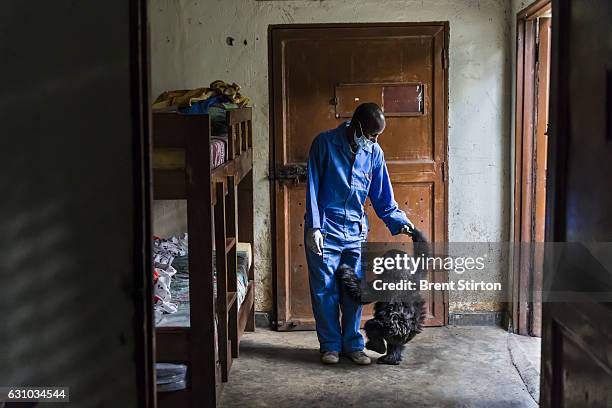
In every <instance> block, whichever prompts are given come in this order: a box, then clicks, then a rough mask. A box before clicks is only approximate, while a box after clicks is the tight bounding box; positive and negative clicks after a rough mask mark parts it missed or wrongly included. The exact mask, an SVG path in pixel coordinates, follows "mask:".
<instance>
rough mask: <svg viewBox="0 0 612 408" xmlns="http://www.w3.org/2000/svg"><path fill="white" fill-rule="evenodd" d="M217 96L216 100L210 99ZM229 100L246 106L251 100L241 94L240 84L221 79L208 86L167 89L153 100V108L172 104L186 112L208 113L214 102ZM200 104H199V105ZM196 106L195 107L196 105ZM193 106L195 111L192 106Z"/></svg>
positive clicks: (161, 107) (165, 107) (166, 106)
mask: <svg viewBox="0 0 612 408" xmlns="http://www.w3.org/2000/svg"><path fill="white" fill-rule="evenodd" d="M211 98H217V99H216V100H215V101H214V102H206V101H208V99H211ZM222 102H229V103H235V104H237V105H238V106H246V105H247V104H248V103H249V102H250V100H249V98H247V97H246V96H244V95H241V94H240V85H238V84H236V83H232V84H231V85H230V84H228V83H226V82H224V81H221V80H216V81H213V82H212V83H211V84H210V85H209V87H208V88H196V89H180V90H176V91H166V92H164V93H162V94H161V95H159V96H158V97H157V99H156V100H155V102H153V109H167V108H169V107H172V106H176V107H178V108H183V109H184V113H208V107H209V106H211V105H212V104H213V103H222ZM198 104H199V106H197V105H198ZM194 106H195V107H194ZM192 107H194V108H193V111H192V110H191V108H192Z"/></svg>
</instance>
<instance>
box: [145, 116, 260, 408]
mask: <svg viewBox="0 0 612 408" xmlns="http://www.w3.org/2000/svg"><path fill="white" fill-rule="evenodd" d="M251 115H252V112H251V108H240V109H235V110H230V111H228V112H227V117H226V120H227V125H228V130H229V131H228V143H227V149H226V150H227V161H226V162H225V163H223V164H222V165H220V166H218V167H216V168H214V169H211V168H210V167H211V166H210V160H211V159H210V141H211V124H210V119H209V116H208V115H183V114H179V113H166V112H164V113H161V112H160V113H154V114H153V139H154V142H153V146H154V157H155V154H156V153H160V152H161V153H163V152H164V150H165V151H166V152H168V151H171V152H172V156H173V157H175V158H177V159H176V160H173V161H171V162H170V163H169V164H168V163H166V164H165V165H164V166H160V167H158V168H156V167H155V164H154V168H153V196H154V199H156V200H186V201H187V229H188V231H187V232H188V234H189V241H188V243H189V298H190V304H189V306H190V326H189V327H158V328H156V339H155V343H156V358H157V362H167V363H180V364H186V365H187V366H188V388H187V389H185V390H180V391H174V392H159V393H157V396H158V406H159V407H214V406H216V403H217V400H218V395H219V392H220V390H221V386H222V385H223V383H224V382H226V381H227V380H228V377H229V371H230V368H231V364H232V359H233V358H236V357H238V346H239V343H240V338H241V336H242V334H243V333H244V332H245V331H253V330H254V329H255V308H254V292H255V283H254V260H252V262H251V266H250V268H249V271H248V278H249V283H248V287H247V293H246V297H245V299H244V301H243V303H242V305H240V310H239V308H238V302H237V293H236V292H237V282H236V270H237V247H238V245H237V243H238V242H248V243H250V244H251V248H253V244H254V242H253V128H252V121H251ZM214 248H216V250H215V249H214ZM213 256H215V257H216V259H215V260H214V263H213ZM214 264H216V274H217V299H216V302H215V301H213V299H214V296H213V290H214V281H213V273H214ZM215 317H217V319H215ZM215 325H217V332H218V334H217V337H218V347H215ZM217 348H218V351H217V352H216V351H215V349H217Z"/></svg>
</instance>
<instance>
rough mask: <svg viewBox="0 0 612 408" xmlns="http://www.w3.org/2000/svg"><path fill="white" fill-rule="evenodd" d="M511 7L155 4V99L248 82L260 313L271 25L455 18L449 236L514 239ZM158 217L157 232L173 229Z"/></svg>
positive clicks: (456, 0) (267, 286)
mask: <svg viewBox="0 0 612 408" xmlns="http://www.w3.org/2000/svg"><path fill="white" fill-rule="evenodd" d="M511 6H512V0H321V1H312V0H295V1H284V0H276V1H257V0H223V1H212V0H209V1H202V0H199V1H194V0H190V1H187V0H151V1H150V23H151V69H152V88H153V95H157V94H159V93H161V92H162V91H164V90H168V89H179V88H192V87H198V86H203V85H207V84H209V83H210V82H211V81H213V80H215V79H224V80H228V81H233V82H237V83H239V84H240V85H242V87H243V90H244V93H245V94H246V95H248V96H249V97H251V99H252V100H253V102H254V118H253V119H254V124H255V128H254V135H255V139H254V142H255V170H254V171H255V173H254V176H255V183H256V188H255V194H256V197H255V203H256V208H255V212H256V216H255V223H256V225H255V241H256V247H255V256H256V259H257V263H256V269H255V270H256V275H257V276H256V278H257V281H258V293H257V295H256V305H257V309H258V310H271V306H272V291H271V287H272V285H271V259H270V257H271V255H270V240H269V239H268V236H269V234H270V202H269V184H268V180H267V168H268V162H269V157H268V136H269V134H268V117H269V116H268V108H269V104H268V50H267V30H268V26H269V25H270V24H281V23H284V24H291V23H342V22H394V21H402V22H405V21H413V22H414V21H449V22H450V48H449V54H450V67H449V70H450V71H449V82H450V84H449V238H450V240H451V241H456V242H461V241H490V242H493V241H505V240H507V239H508V236H509V216H510V211H509V210H510V195H511V188H510V150H509V149H510V106H511V105H510V100H511V85H510V84H511V79H512V75H511V71H510V68H511V50H512V49H513V45H512V44H513V41H511V40H510V25H511ZM228 36H231V37H233V38H235V39H236V42H235V45H234V46H228V45H227V44H226V38H227V37H228ZM244 41H246V44H244ZM158 210H163V211H164V214H165V215H166V217H165V219H166V220H168V218H169V217H168V214H174V215H176V216H177V217H179V218H180V217H184V214H183V212H181V211H180V209H178V210H177V208H176V207H169V206H168V205H166V204H164V203H157V204H156V205H155V211H156V212H157V211H158ZM156 221H157V222H156V226H155V231H156V232H160V231H166V232H170V231H172V228H171V227H169V225H168V224H167V223H165V222H161V220H160V219H158V220H156ZM177 232H178V231H177ZM501 273H503V271H497V272H496V274H501ZM453 302H455V303H454V304H455V305H456V309H459V310H482V308H485V310H491V309H495V308H497V306H496V304H495V301H494V299H493V300H490V299H489V300H487V301H483V302H478V301H462V299H453V298H451V310H453V305H452V304H453Z"/></svg>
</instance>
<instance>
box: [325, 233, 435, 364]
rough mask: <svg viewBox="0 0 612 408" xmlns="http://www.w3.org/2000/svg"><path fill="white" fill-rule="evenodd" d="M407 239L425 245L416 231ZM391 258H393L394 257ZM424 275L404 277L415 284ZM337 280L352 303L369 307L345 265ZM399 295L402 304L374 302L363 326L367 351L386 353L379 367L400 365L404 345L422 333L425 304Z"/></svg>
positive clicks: (414, 297) (418, 297) (414, 295)
mask: <svg viewBox="0 0 612 408" xmlns="http://www.w3.org/2000/svg"><path fill="white" fill-rule="evenodd" d="M410 235H411V237H412V241H413V242H415V243H417V242H420V243H425V242H427V241H426V239H425V236H424V235H423V233H422V232H421V231H419V230H417V229H413V230H411V231H410ZM395 252H396V253H397V252H398V251H395ZM390 255H391V256H393V254H390ZM423 272H424V271H423V270H422V269H421V270H419V271H418V272H417V273H415V274H414V275H409V276H406V277H407V278H409V279H411V280H414V279H417V280H418V279H420V277H421V276H422V274H423ZM336 277H337V278H338V279H339V280H340V281H341V282H342V284H343V285H344V287H345V289H346V293H347V294H348V295H349V296H350V297H351V298H352V299H353V300H355V301H356V302H359V303H361V304H366V303H368V302H363V301H362V299H361V279H359V278H358V277H357V275H355V270H354V269H353V268H351V267H349V266H348V265H344V264H343V265H340V267H339V268H338V270H337V271H336ZM402 295H403V297H402V300H398V301H390V302H376V303H375V304H374V317H373V318H372V319H370V320H368V321H367V322H366V324H365V327H364V328H365V331H366V335H367V336H368V342H367V343H366V348H367V349H369V350H372V351H375V352H377V353H380V354H385V353H386V354H385V355H384V356H382V357H380V358H379V359H378V361H377V362H378V363H379V364H393V365H397V364H399V363H400V362H401V361H402V351H403V350H404V345H405V344H406V343H408V342H409V341H410V340H412V339H413V338H414V336H416V335H417V334H419V333H421V332H422V331H423V322H424V321H425V301H424V300H423V298H422V297H421V295H420V294H419V293H418V292H412V293H411V297H412V298H411V299H408V300H407V299H406V294H405V293H403V294H402ZM385 343H386V345H385Z"/></svg>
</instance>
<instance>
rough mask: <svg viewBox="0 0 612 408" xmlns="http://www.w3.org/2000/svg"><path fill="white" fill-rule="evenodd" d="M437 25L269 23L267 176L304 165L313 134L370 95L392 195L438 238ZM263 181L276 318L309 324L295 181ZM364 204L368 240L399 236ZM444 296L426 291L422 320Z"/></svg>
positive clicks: (441, 33)
mask: <svg viewBox="0 0 612 408" xmlns="http://www.w3.org/2000/svg"><path fill="white" fill-rule="evenodd" d="M447 33H448V28H447V25H446V24H445V23H427V24H392V25H376V24H373V25H309V26H275V27H272V29H271V38H270V46H271V75H270V77H271V91H272V122H271V123H272V133H271V151H272V154H271V162H272V168H271V174H272V175H276V176H279V175H280V172H281V171H282V170H283V169H286V168H291V166H294V165H296V164H301V165H305V163H306V161H307V157H308V151H309V148H310V144H311V143H312V140H313V139H314V138H315V137H316V136H317V134H319V133H320V132H321V131H324V130H327V129H331V128H335V127H337V126H338V125H339V124H340V123H341V122H342V121H345V120H350V116H351V114H352V111H353V109H354V108H355V107H356V106H357V105H358V104H359V103H362V102H366V101H374V102H378V103H379V104H382V105H384V108H385V114H386V116H387V128H386V130H385V132H384V134H383V135H382V136H381V137H380V139H379V142H380V145H381V147H382V149H383V150H384V152H385V158H386V160H387V164H388V167H389V172H390V174H391V180H392V183H393V188H394V191H395V196H396V200H397V202H398V204H399V206H400V208H401V209H402V210H404V211H405V212H406V213H407V215H408V217H409V218H410V219H411V220H412V221H413V222H414V223H415V225H416V226H417V228H420V229H422V230H423V231H424V232H425V233H426V234H427V236H428V237H430V238H431V239H432V240H433V241H436V242H445V241H446V240H447V193H446V191H447V187H446V183H447V182H446V178H445V177H446V172H447V169H446V154H447V147H446V146H447V143H446V137H447V136H446V129H447V99H448V98H447V83H448V79H447V75H448V74H447V70H446V61H447V55H446V43H447ZM419 95H420V96H419ZM273 178H274V177H273ZM273 189H274V190H273V191H274V192H273V194H274V200H273V201H274V209H273V211H274V220H275V227H274V231H275V260H276V265H275V266H276V275H275V276H276V312H277V319H276V320H277V325H276V326H277V328H278V329H279V330H292V329H313V328H314V319H313V317H312V309H311V305H310V294H309V286H308V270H307V265H306V259H305V254H304V242H303V241H304V238H303V237H304V201H305V186H304V184H303V183H299V182H297V183H296V182H292V181H287V180H281V179H278V177H276V180H275V181H274V187H273ZM366 206H367V214H368V217H369V219H370V232H369V237H368V239H369V241H376V242H384V241H401V240H406V239H407V238H406V237H405V236H401V237H391V235H390V234H389V231H388V230H387V229H386V227H385V226H384V224H383V223H382V222H381V221H380V220H379V219H378V218H377V217H376V215H375V214H374V211H373V209H372V208H371V205H370V204H369V203H368V204H366ZM445 296H446V294H445V293H443V292H435V293H433V294H432V295H431V296H430V297H429V298H428V302H427V304H428V319H427V324H428V325H443V324H445V323H446V320H447V319H446V315H447V311H446V301H445ZM368 312H369V310H368V311H366V313H364V316H365V315H367V314H368Z"/></svg>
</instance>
